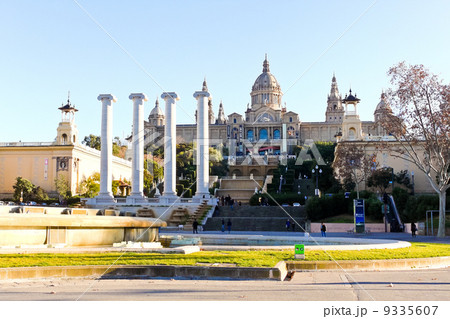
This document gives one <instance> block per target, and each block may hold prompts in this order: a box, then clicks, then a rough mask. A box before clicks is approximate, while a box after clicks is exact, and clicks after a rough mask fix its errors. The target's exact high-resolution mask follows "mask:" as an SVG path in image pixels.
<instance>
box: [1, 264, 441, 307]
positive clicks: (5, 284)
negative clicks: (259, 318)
mask: <svg viewBox="0 0 450 319" xmlns="http://www.w3.org/2000/svg"><path fill="white" fill-rule="evenodd" d="M0 300H3V301H17V300H20V301H33V300H55V301H56V300H65V301H75V300H82V301H87V300H94V301H114V300H123V301H160V300H167V301H180V300H185V301H206V300H208V301H209V300H213V301H222V300H229V301H238V300H255V301H256V300H259V301H265V300H278V301H283V300H285V301H321V300H327V301H340V300H345V301H358V300H363V301H373V300H374V301H394V300H397V301H402V300H403V301H414V300H424V301H425V300H431V301H436V300H441V301H449V300H450V268H446V269H428V270H408V271H383V272H361V271H351V272H346V273H344V272H341V271H339V272H302V273H300V272H297V273H295V275H294V277H293V278H292V280H291V281H283V282H279V281H267V280H262V281H254V280H252V281H247V280H246V281H244V280H242V281H240V280H220V281H219V280H189V279H186V280H181V279H176V280H170V279H169V280H166V279H131V280H130V279H120V280H116V279H114V280H112V279H110V280H94V279H80V278H78V279H41V280H10V281H2V282H0Z"/></svg>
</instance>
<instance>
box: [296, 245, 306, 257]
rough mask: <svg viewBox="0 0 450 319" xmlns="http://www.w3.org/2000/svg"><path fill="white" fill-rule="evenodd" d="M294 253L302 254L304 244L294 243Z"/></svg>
mask: <svg viewBox="0 0 450 319" xmlns="http://www.w3.org/2000/svg"><path fill="white" fill-rule="evenodd" d="M295 254H296V255H304V254H305V245H303V244H296V245H295Z"/></svg>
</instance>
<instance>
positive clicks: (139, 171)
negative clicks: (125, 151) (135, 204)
mask: <svg viewBox="0 0 450 319" xmlns="http://www.w3.org/2000/svg"><path fill="white" fill-rule="evenodd" d="M129 99H130V100H132V101H133V162H132V181H131V195H130V197H131V198H130V200H132V201H139V200H141V201H142V200H143V199H144V193H143V189H144V101H147V96H146V95H145V94H143V93H132V94H130V96H129Z"/></svg>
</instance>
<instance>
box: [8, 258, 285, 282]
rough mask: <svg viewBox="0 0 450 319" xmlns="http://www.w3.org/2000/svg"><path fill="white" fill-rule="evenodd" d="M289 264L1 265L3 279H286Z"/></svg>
mask: <svg viewBox="0 0 450 319" xmlns="http://www.w3.org/2000/svg"><path fill="white" fill-rule="evenodd" d="M286 274H287V271H286V264H285V263H284V262H279V263H278V264H277V265H276V266H275V267H273V268H269V267H266V268H253V267H221V266H118V265H115V266H51V267H17V268H3V269H0V280H8V279H33V278H50V277H54V278H66V277H99V279H122V278H157V277H160V278H185V279H240V280H245V279H247V280H248V279H260V280H261V279H263V280H267V279H269V280H278V281H281V280H284V278H285V277H286Z"/></svg>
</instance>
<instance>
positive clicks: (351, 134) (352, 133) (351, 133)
mask: <svg viewBox="0 0 450 319" xmlns="http://www.w3.org/2000/svg"><path fill="white" fill-rule="evenodd" d="M348 138H349V139H350V140H354V139H355V138H356V130H355V128H353V127H351V128H350V129H349V130H348Z"/></svg>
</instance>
